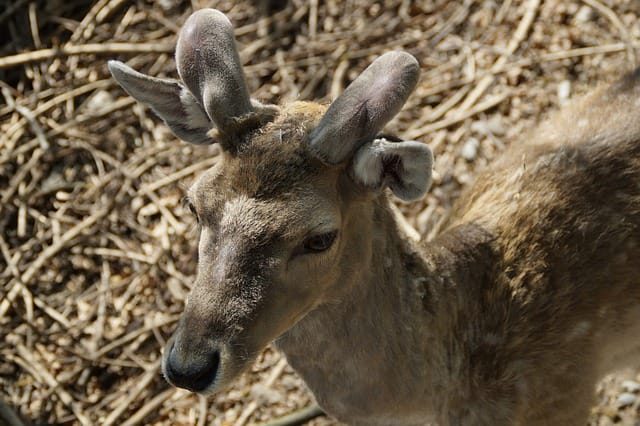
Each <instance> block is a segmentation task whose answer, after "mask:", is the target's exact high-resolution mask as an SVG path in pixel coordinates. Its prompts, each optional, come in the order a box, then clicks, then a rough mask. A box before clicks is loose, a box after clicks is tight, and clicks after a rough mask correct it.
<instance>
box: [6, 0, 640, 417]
mask: <svg viewBox="0 0 640 426" xmlns="http://www.w3.org/2000/svg"><path fill="white" fill-rule="evenodd" d="M0 5H2V6H3V7H0V80H1V81H0V89H1V91H2V95H3V96H2V98H0V231H1V232H0V396H2V398H3V399H5V401H6V402H7V403H8V404H9V405H10V406H12V407H13V408H14V409H15V411H16V412H17V413H18V414H19V415H20V416H21V417H22V418H23V419H24V420H25V422H26V423H28V424H37V425H50V424H83V425H89V424H99V425H134V424H145V425H191V424H197V425H205V424H211V425H235V426H241V425H244V424H257V423H261V422H264V421H267V420H269V419H273V418H275V417H278V416H281V415H284V414H287V413H290V412H292V411H295V410H297V409H300V408H302V407H305V406H307V405H308V404H310V403H311V396H310V394H309V393H308V391H307V390H306V389H305V387H304V384H303V383H302V382H301V380H300V379H299V378H298V377H297V376H296V375H295V374H294V373H293V372H292V370H291V369H290V368H289V367H288V366H287V365H286V362H285V361H284V360H283V359H282V357H281V356H280V355H279V354H278V353H277V352H275V351H274V350H273V349H267V350H266V351H265V353H264V354H263V355H262V357H261V358H260V360H259V362H258V363H257V364H256V366H255V367H254V368H253V369H252V371H251V372H250V373H248V374H245V375H244V376H243V377H242V378H241V379H240V380H239V381H238V382H237V383H236V384H235V385H234V386H233V388H231V389H230V390H229V391H228V392H226V393H224V394H221V395H218V396H215V397H211V398H206V399H205V398H202V397H197V396H194V395H191V394H189V393H187V392H184V391H180V390H176V389H173V388H170V387H169V386H168V385H167V384H166V383H165V381H164V379H163V378H162V377H161V375H160V373H159V359H160V354H161V348H162V346H163V344H164V342H165V341H166V339H167V338H168V337H169V336H170V335H171V332H172V329H173V328H174V327H175V324H176V320H177V318H178V316H179V313H180V312H181V309H182V306H183V303H184V299H185V297H186V295H187V293H188V291H189V286H190V285H191V281H192V278H193V274H194V264H195V263H194V262H195V241H196V239H197V235H196V234H195V231H194V224H193V220H192V218H191V216H190V215H189V213H188V212H187V211H185V208H184V207H183V206H182V204H181V198H182V196H183V194H184V190H185V188H186V187H187V186H188V185H189V184H190V182H192V181H193V179H194V177H195V176H197V175H198V173H200V172H201V171H203V170H205V169H207V168H208V167H211V166H212V165H213V164H215V162H216V161H217V153H218V148H217V147H215V146H213V147H196V146H192V145H189V144H187V143H183V142H180V141H178V140H177V139H176V138H175V137H174V136H172V135H171V134H170V133H169V131H168V130H167V129H166V128H165V127H164V125H162V124H161V123H160V121H159V120H158V119H157V118H156V117H155V116H154V115H153V114H152V113H151V112H150V111H148V110H146V109H144V108H142V107H141V106H140V105H137V104H136V103H135V102H134V101H133V100H132V99H131V98H130V97H128V96H126V95H125V93H124V92H123V91H122V90H121V89H120V88H119V87H118V86H117V85H116V84H115V83H114V81H112V80H111V79H110V78H109V74H108V72H107V69H106V61H107V60H108V59H112V58H116V59H120V60H123V61H126V62H127V63H128V64H129V65H130V66H132V67H134V68H136V69H138V70H140V71H143V72H146V73H148V74H151V75H154V76H169V77H175V76H176V71H175V64H174V60H173V49H174V43H175V36H176V33H177V31H178V30H179V28H180V25H181V23H182V22H184V20H185V19H186V17H187V16H188V15H189V13H190V12H191V11H192V10H193V9H195V8H201V7H215V8H218V9H220V10H221V11H223V12H225V13H226V14H227V15H228V16H229V17H230V19H231V20H232V22H233V23H234V25H235V27H236V35H237V38H238V43H239V48H240V52H241V59H242V61H243V63H244V64H245V66H246V67H245V71H246V74H247V78H248V81H249V86H250V88H251V90H252V92H253V94H254V96H255V97H256V98H258V99H260V100H262V101H263V102H270V103H280V102H286V101H289V100H292V99H310V100H311V99H315V100H320V101H329V100H330V99H332V98H335V97H336V95H337V94H339V93H340V92H341V90H342V89H343V88H344V87H345V86H346V85H347V84H348V83H349V82H350V81H351V80H352V79H353V78H354V77H355V76H356V75H357V74H358V73H359V72H360V71H362V70H363V69H364V67H366V66H367V65H368V64H369V63H370V62H371V61H372V60H373V59H374V58H375V57H377V56H378V55H380V54H382V53H383V52H385V51H388V50H391V49H402V50H406V51H408V52H410V53H412V54H413V55H414V56H416V57H417V58H418V60H419V61H420V63H421V67H422V75H421V79H420V82H419V85H418V89H417V90H416V92H415V93H414V95H413V96H412V97H411V98H410V100H409V102H408V103H407V105H406V106H405V108H404V110H403V111H402V112H401V113H400V114H399V116H398V117H397V118H396V119H395V120H394V121H393V122H392V123H390V124H389V126H388V127H387V130H388V131H389V132H393V133H396V134H398V135H399V136H401V137H403V138H411V139H417V140H421V141H424V142H425V143H427V144H429V145H430V146H431V147H432V148H433V150H434V153H435V156H436V162H435V180H434V186H433V188H432V189H431V191H430V193H429V195H428V196H427V197H425V199H424V200H422V201H419V202H415V203H411V204H399V207H400V209H401V210H402V212H403V213H404V214H405V215H406V217H407V219H408V220H409V222H410V223H411V224H412V225H413V226H415V228H416V229H417V230H418V231H419V232H420V233H421V234H422V235H423V237H424V238H432V237H433V236H434V235H435V234H436V233H437V232H438V229H439V226H440V224H441V223H442V220H443V218H444V217H445V216H446V214H447V212H448V211H449V209H450V207H451V205H452V203H453V202H454V201H455V199H456V198H457V197H458V195H459V193H460V191H461V189H463V188H464V187H465V186H466V185H468V184H469V183H470V182H471V181H472V180H473V179H474V176H475V175H476V171H477V170H478V169H480V168H482V167H483V166H484V165H485V164H486V163H487V162H489V161H490V160H491V159H492V158H494V157H495V156H496V155H498V154H499V153H500V152H501V151H503V150H504V148H505V147H506V146H508V145H509V144H511V143H518V141H519V139H520V138H522V137H523V135H525V134H526V132H527V131H528V130H530V129H531V128H532V127H533V126H534V124H535V123H536V122H537V121H539V120H541V119H544V117H546V116H547V115H548V114H549V113H550V112H552V111H554V110H557V109H558V108H559V107H561V106H562V105H564V104H566V103H569V102H571V101H572V100H573V99H574V98H576V97H579V96H580V95H581V94H583V93H585V92H586V91H587V90H588V89H589V88H591V87H594V86H596V85H597V84H598V83H600V82H604V81H610V80H611V79H613V78H615V77H616V76H619V75H621V74H622V73H624V72H625V71H628V70H631V69H633V67H634V65H635V63H636V61H637V60H638V58H639V55H638V54H639V52H640V21H639V19H638V17H639V16H640V1H638V0H504V1H499V0H460V1H446V0H429V1H412V0H385V1H381V2H373V1H366V2H365V1H355V0H345V1H339V0H325V1H318V0H309V1H305V0H289V1H285V0H272V1H268V0H253V1H250V0H239V1H229V0H222V1H204V0H192V1H191V2H180V1H177V0H157V1H152V0H136V1H125V0H97V1H89V0H66V1H63V0H55V1H44V0H32V1H29V0H14V1H12V2H6V1H5V2H0ZM638 382H640V376H639V375H638V374H637V372H632V371H627V372H624V373H621V374H618V375H615V376H610V377H608V378H607V379H605V380H604V381H603V382H602V384H601V386H600V387H599V389H598V398H597V399H598V405H597V406H596V407H594V409H593V414H592V416H591V420H590V422H589V424H590V425H594V426H595V425H602V426H604V425H613V424H619V425H636V424H640V420H639V419H640V414H639V411H638V407H639V405H640V395H639V394H640V385H638ZM311 424H316V425H320V424H335V423H334V422H333V421H332V420H330V419H327V418H319V419H316V420H314V421H312V423H311Z"/></svg>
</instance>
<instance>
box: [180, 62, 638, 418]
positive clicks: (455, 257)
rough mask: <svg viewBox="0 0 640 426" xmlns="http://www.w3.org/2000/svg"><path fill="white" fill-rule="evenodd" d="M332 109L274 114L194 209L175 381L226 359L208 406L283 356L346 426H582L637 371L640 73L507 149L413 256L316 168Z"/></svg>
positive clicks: (367, 203)
mask: <svg viewBox="0 0 640 426" xmlns="http://www.w3.org/2000/svg"><path fill="white" fill-rule="evenodd" d="M324 110H325V108H324V107H321V106H319V105H316V104H311V103H294V104H292V105H291V106H288V107H285V108H283V109H281V111H280V113H279V114H278V115H277V116H276V117H275V119H274V121H273V122H271V123H269V124H267V125H266V126H263V127H262V128H260V129H258V130H255V131H253V132H251V133H250V134H247V135H245V137H244V140H243V141H242V143H241V144H240V145H239V149H238V150H237V152H235V153H234V154H233V155H232V154H228V153H227V154H225V158H224V161H222V162H221V164H220V165H219V166H217V167H216V168H215V169H213V170H211V171H209V172H207V173H205V174H204V175H203V176H202V177H201V178H200V179H199V180H198V182H197V183H196V184H195V185H194V187H193V188H192V189H191V190H190V195H189V198H190V199H191V200H192V203H193V205H194V207H195V210H196V211H197V214H198V216H199V217H200V220H201V225H202V229H203V232H202V235H201V240H200V248H199V253H200V258H199V268H198V278H197V281H196V283H195V285H194V289H193V293H192V295H191V296H190V300H189V303H188V304H187V307H186V310H185V314H184V317H183V319H182V321H181V323H180V325H179V327H178V330H177V331H176V334H175V336H174V339H173V340H172V342H170V344H169V345H170V346H169V347H171V346H172V345H177V346H179V356H180V357H181V358H180V360H181V362H184V363H185V364H189V363H191V364H194V365H196V364H198V363H200V364H202V363H205V364H206V362H207V361H206V360H207V359H209V358H208V357H210V356H211V353H212V351H219V352H220V359H221V361H220V368H219V370H220V374H219V375H218V376H217V377H216V379H215V381H214V383H212V384H211V385H210V386H209V387H208V388H207V389H206V392H213V391H216V390H218V389H220V388H222V387H224V386H225V385H226V384H228V383H229V382H230V381H231V380H233V378H234V377H236V376H237V374H239V372H241V371H242V370H243V369H245V368H246V367H247V366H248V365H249V363H250V362H251V360H252V359H253V358H254V357H255V356H256V355H257V354H258V353H259V351H260V350H261V349H262V348H263V347H264V346H265V345H266V344H268V343H269V342H270V341H271V340H273V339H277V344H278V346H279V347H280V348H281V349H282V350H283V351H284V353H285V354H286V356H287V359H288V360H289V362H290V363H291V365H292V366H293V367H294V368H295V369H296V370H297V371H298V372H299V373H300V374H301V376H302V377H303V378H304V380H305V381H306V382H307V384H308V385H309V388H310V389H311V390H312V391H313V393H314V394H315V396H316V398H317V400H318V402H319V403H320V404H321V406H322V407H323V408H324V409H325V410H327V412H328V413H329V414H331V415H334V416H335V417H336V418H338V419H340V420H342V421H345V422H347V423H351V424H367V425H372V424H381V425H382V424H385V425H387V424H399V425H404V424H425V423H428V422H432V423H435V424H440V425H573V424H575V425H581V424H584V423H585V420H586V416H587V414H588V409H589V407H590V405H591V403H592V393H593V389H594V385H595V383H596V381H597V380H598V379H599V378H600V377H601V376H602V375H603V374H604V373H606V372H608V371H610V370H611V369H614V368H618V367H623V366H626V365H629V364H630V363H633V362H637V359H638V356H640V341H638V340H637V336H638V334H637V332H638V331H640V261H638V259H639V258H640V76H639V75H638V73H636V75H635V76H629V77H627V78H626V79H624V80H622V81H621V82H620V83H618V84H616V85H614V86H612V87H611V88H608V89H602V90H600V91H597V92H596V93H595V94H594V95H592V96H590V97H587V98H586V100H584V101H582V102H580V103H578V104H576V105H575V106H573V107H572V108H569V109H568V110H566V111H563V112H561V113H560V114H558V115H557V117H555V118H554V119H552V120H550V121H549V123H547V124H543V125H542V126H541V127H540V128H539V129H537V130H535V131H534V132H532V133H531V134H530V135H529V137H528V138H527V139H525V140H524V141H523V142H522V143H519V144H514V146H513V147H512V148H511V149H510V150H509V151H508V152H507V153H505V155H504V156H503V157H502V158H501V159H500V160H498V161H496V162H495V163H494V164H493V165H492V166H491V167H489V168H488V169H487V171H486V172H484V173H483V174H482V175H481V176H480V177H479V178H478V181H477V183H476V184H475V185H474V186H473V187H472V188H470V189H469V190H468V191H467V193H466V195H464V196H463V198H462V199H461V200H460V202H459V203H458V206H457V207H456V209H455V210H454V212H453V214H452V216H451V218H450V220H449V223H448V225H447V227H446V229H445V230H444V231H443V232H442V233H441V234H440V236H438V237H437V238H436V239H435V240H434V241H432V242H428V243H427V242H423V243H420V244H416V243H415V242H414V241H412V240H411V238H409V237H408V236H406V235H405V234H404V233H403V231H402V230H401V229H400V227H399V226H398V225H397V224H396V222H395V220H394V215H393V212H392V211H391V210H390V207H389V201H388V200H387V195H386V194H385V193H384V192H371V191H368V190H366V188H362V187H360V186H359V185H357V184H356V183H354V182H353V180H352V179H351V178H350V177H349V171H348V167H349V166H348V165H342V166H335V167H333V166H332V167H329V166H326V165H323V164H322V163H321V162H320V161H319V160H317V159H316V158H315V157H314V156H313V155H312V154H311V153H310V152H309V151H308V149H307V148H306V142H307V140H308V135H309V133H310V131H311V130H312V129H313V128H314V127H315V126H316V125H317V123H318V122H319V120H320V118H321V116H322V114H323V112H324ZM582 120H584V121H582ZM333 228H336V229H338V231H339V234H338V237H337V240H336V242H335V243H334V244H333V246H332V247H331V248H330V249H329V250H327V251H326V252H323V253H318V254H304V255H300V254H299V251H298V250H299V247H300V245H301V243H302V241H304V240H305V238H306V237H307V236H308V235H310V234H313V233H314V232H318V230H322V231H326V230H331V229H333ZM176 356H178V355H176ZM200 364H198V365H200Z"/></svg>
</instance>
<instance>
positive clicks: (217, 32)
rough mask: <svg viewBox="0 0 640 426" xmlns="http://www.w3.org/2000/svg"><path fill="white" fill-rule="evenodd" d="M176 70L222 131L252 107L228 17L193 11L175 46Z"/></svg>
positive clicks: (226, 131) (224, 131) (213, 11)
mask: <svg viewBox="0 0 640 426" xmlns="http://www.w3.org/2000/svg"><path fill="white" fill-rule="evenodd" d="M176 64H177V68H178V73H179V74H180V78H181V79H182V81H183V82H184V84H185V85H186V86H187V87H188V88H189V91H191V93H193V94H194V96H196V98H197V99H198V101H199V102H200V103H201V105H202V106H203V108H204V109H205V111H206V112H207V114H208V115H209V117H210V118H211V119H212V120H213V122H214V123H215V124H216V126H217V127H218V129H219V130H220V131H221V132H222V133H229V131H230V129H229V127H230V126H231V127H233V126H232V124H231V123H233V121H234V119H237V118H239V117H241V116H243V115H245V114H248V113H251V112H252V111H253V107H252V104H251V99H250V97H249V90H248V88H247V83H246V80H245V77H244V73H243V71H242V65H241V63H240V57H239V56H238V50H237V48H236V44H235V39H234V37H233V26H232V25H231V22H229V19H227V17H226V16H225V15H224V14H223V13H222V12H219V11H217V10H215V9H201V10H198V11H196V12H194V13H193V14H192V15H191V16H190V17H189V18H188V19H187V21H186V22H185V24H184V26H183V27H182V29H181V31H180V34H179V37H178V45H177V48H176Z"/></svg>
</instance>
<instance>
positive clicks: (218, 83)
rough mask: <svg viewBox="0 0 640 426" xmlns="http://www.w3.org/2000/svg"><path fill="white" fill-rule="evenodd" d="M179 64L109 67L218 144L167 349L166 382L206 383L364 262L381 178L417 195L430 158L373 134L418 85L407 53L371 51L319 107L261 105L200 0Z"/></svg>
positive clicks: (204, 181)
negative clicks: (160, 68) (146, 70)
mask: <svg viewBox="0 0 640 426" xmlns="http://www.w3.org/2000/svg"><path fill="white" fill-rule="evenodd" d="M176 64H177V68H178V74H179V75H180V81H175V80H165V79H159V78H153V77H149V76H146V75H143V74H140V73H138V72H136V71H134V70H132V69H131V68H129V67H128V66H126V65H124V64H123V63H120V62H117V61H110V62H109V69H110V71H111V73H112V74H113V76H114V78H115V79H116V80H117V81H118V82H119V83H120V85H122V87H123V88H124V89H125V90H126V91H127V92H128V93H129V94H130V95H131V96H133V97H134V98H136V99H137V100H139V101H140V102H142V103H144V104H146V105H148V106H150V107H151V108H152V109H153V110H154V111H155V112H156V113H157V114H158V115H159V116H160V117H161V118H162V119H163V120H164V121H165V123H166V124H167V125H168V126H169V128H170V129H171V130H172V131H173V132H174V133H175V135H176V136H178V137H179V138H181V139H183V140H185V141H188V142H192V143H196V144H208V143H220V144H221V147H222V148H223V150H222V156H223V158H222V160H221V161H220V162H219V163H218V165H216V166H215V167H214V168H212V169H211V170H208V171H207V172H205V173H204V174H203V176H201V177H200V178H199V179H198V180H197V181H196V183H195V184H194V185H193V187H192V188H190V190H189V191H188V195H187V200H188V201H187V202H188V204H189V208H190V209H191V210H192V212H193V213H194V215H195V216H196V218H197V220H198V222H199V224H200V229H201V231H200V241H199V246H198V251H199V258H198V273H197V278H196V281H195V283H194V285H193V289H192V292H191V294H190V296H189V299H188V302H187V304H186V306H185V311H184V314H183V316H182V318H181V320H180V323H179V324H178V327H177V330H176V331H175V334H174V336H173V337H172V339H171V340H170V341H169V343H168V344H167V347H166V349H165V352H164V358H163V371H164V374H165V376H166V378H167V380H168V381H169V382H171V383H172V384H174V385H176V386H180V387H183V388H186V389H189V390H192V391H195V392H202V393H211V392H214V391H217V390H219V389H220V388H221V387H223V386H225V385H226V384H228V383H229V382H230V381H231V380H232V379H234V378H235V377H236V376H237V375H238V374H239V373H240V372H242V371H243V370H244V369H245V368H246V367H247V366H248V365H250V362H251V361H252V360H253V359H254V358H255V357H256V356H257V355H258V354H259V353H260V351H261V350H262V349H263V348H264V347H265V346H266V345H267V344H268V343H269V342H271V341H272V340H274V339H276V338H277V337H278V336H280V335H281V334H283V333H285V332H286V331H287V330H288V329H290V328H291V327H293V326H294V325H295V324H296V322H297V321H299V320H300V319H301V318H303V317H304V316H305V315H307V314H308V313H309V312H310V311H312V310H313V309H314V308H316V307H317V306H319V305H322V304H324V303H330V302H332V301H333V300H335V299H336V298H339V295H340V293H341V292H342V291H343V290H344V289H345V288H348V287H349V286H350V285H352V283H353V282H356V280H358V279H359V277H360V276H361V275H362V274H365V273H366V270H367V265H368V262H370V258H371V238H372V235H371V234H372V230H373V223H374V221H375V218H374V217H373V206H374V205H375V204H380V203H383V202H385V199H386V196H385V195H384V189H385V188H390V189H391V191H392V192H393V193H394V194H395V195H397V196H398V197H400V198H402V199H405V200H411V199H417V198H419V197H421V196H422V195H423V194H424V193H425V192H426V190H427V189H428V187H429V185H430V172H431V166H432V162H433V158H432V154H431V151H430V150H429V148H428V147H427V146H426V145H424V144H422V143H419V142H415V141H404V142H402V141H389V140H387V139H385V138H381V137H378V135H379V132H380V131H381V130H382V128H383V127H384V125H385V124H386V123H387V122H388V121H389V120H390V119H391V118H393V117H394V116H395V115H396V114H397V113H398V111H399V110H400V108H401V107H402V105H403V104H404V103H405V101H406V99H407V97H408V96H409V94H410V93H411V92H412V91H413V89H414V87H415V85H416V83H417V80H418V73H419V67H418V64H417V61H416V60H415V59H414V58H413V57H412V56H411V55H409V54H407V53H403V52H389V53H386V54H384V55H383V56H381V57H379V58H378V59H377V60H376V61H375V62H373V63H372V64H371V65H370V66H369V67H368V68H367V69H366V70H365V71H364V72H363V73H362V74H361V75H360V76H359V77H358V78H357V79H356V80H355V81H354V82H353V83H352V84H351V85H350V86H349V87H348V88H347V89H346V90H345V91H344V93H343V94H342V95H341V96H339V97H338V99H336V100H335V102H333V103H332V104H331V105H330V106H329V108H328V109H327V108H326V107H324V106H321V105H319V104H315V103H307V102H294V103H293V104H290V105H285V106H281V107H278V106H271V105H270V106H265V105H262V104H260V103H259V102H257V101H255V100H252V99H250V97H249V93H248V89H247V84H246V81H245V78H244V75H243V71H242V67H241V64H240V60H239V57H238V53H237V49H236V46H235V41H234V38H233V29H232V26H231V24H230V22H229V20H228V19H227V18H226V17H225V16H224V15H223V14H222V13H220V12H218V11H216V10H212V9H203V10H199V11H197V12H195V13H194V14H193V15H192V16H191V17H189V19H188V20H187V21H186V22H185V24H184V26H183V28H182V30H181V31H180V34H179V37H178V44H177V49H176Z"/></svg>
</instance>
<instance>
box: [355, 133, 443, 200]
mask: <svg viewBox="0 0 640 426" xmlns="http://www.w3.org/2000/svg"><path fill="white" fill-rule="evenodd" d="M432 166H433V153H432V152H431V148H429V147H428V146H427V145H425V144H423V143H420V142H416V141H407V142H389V141H387V140H386V139H374V140H373V141H372V142H369V143H366V144H364V145H363V146H362V147H360V149H359V150H358V151H357V152H356V154H355V155H354V157H353V163H352V166H351V175H352V177H353V179H354V180H355V181H356V182H358V183H360V184H362V185H364V186H365V187H367V188H369V189H371V190H379V189H382V188H384V187H389V188H390V189H391V191H392V192H393V193H394V195H395V196H396V197H398V198H400V199H402V200H404V201H413V200H417V199H420V198H422V197H423V196H424V194H425V193H426V192H427V190H428V189H429V187H430V186H431V168H432Z"/></svg>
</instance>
